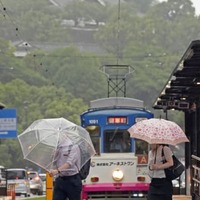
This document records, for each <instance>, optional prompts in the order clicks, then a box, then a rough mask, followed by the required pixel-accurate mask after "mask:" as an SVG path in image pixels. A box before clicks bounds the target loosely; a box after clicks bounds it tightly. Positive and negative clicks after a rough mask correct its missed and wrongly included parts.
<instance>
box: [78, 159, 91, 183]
mask: <svg viewBox="0 0 200 200" xmlns="http://www.w3.org/2000/svg"><path fill="white" fill-rule="evenodd" d="M90 163H91V159H90V160H88V161H87V162H86V163H85V164H84V165H83V166H82V167H81V169H80V171H79V175H80V177H81V180H84V179H86V178H87V176H88V174H89V172H90Z"/></svg>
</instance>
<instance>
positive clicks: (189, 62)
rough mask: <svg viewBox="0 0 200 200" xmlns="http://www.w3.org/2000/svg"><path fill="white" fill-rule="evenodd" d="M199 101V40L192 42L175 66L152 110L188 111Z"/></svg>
mask: <svg viewBox="0 0 200 200" xmlns="http://www.w3.org/2000/svg"><path fill="white" fill-rule="evenodd" d="M199 99H200V40H195V41H192V42H191V43H190V45H189V47H188V48H187V50H186V52H185V53H184V55H183V56H182V58H181V59H180V61H179V62H178V64H177V65H176V67H175V69H174V70H173V72H172V74H171V75H170V77H169V79H168V81H167V83H166V84H165V86H164V88H163V89H162V91H161V93H160V94H159V96H158V98H157V99H156V101H155V103H154V105H153V108H154V109H163V110H170V109H175V110H189V109H193V108H194V107H195V102H198V101H199Z"/></svg>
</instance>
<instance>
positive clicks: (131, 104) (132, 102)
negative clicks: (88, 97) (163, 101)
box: [90, 97, 144, 109]
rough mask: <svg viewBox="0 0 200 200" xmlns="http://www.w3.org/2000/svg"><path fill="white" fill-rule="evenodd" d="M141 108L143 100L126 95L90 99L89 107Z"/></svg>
mask: <svg viewBox="0 0 200 200" xmlns="http://www.w3.org/2000/svg"><path fill="white" fill-rule="evenodd" d="M113 107H117V108H143V109H144V102H143V101H141V100H138V99H133V98H127V97H109V98H102V99H97V100H93V101H90V109H101V108H113Z"/></svg>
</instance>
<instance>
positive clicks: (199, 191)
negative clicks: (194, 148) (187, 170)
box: [191, 155, 200, 200]
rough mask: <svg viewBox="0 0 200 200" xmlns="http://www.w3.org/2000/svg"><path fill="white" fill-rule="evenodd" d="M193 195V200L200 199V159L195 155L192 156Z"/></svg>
mask: <svg viewBox="0 0 200 200" xmlns="http://www.w3.org/2000/svg"><path fill="white" fill-rule="evenodd" d="M191 194H192V197H193V198H192V199H193V200H197V199H200V157H198V156H195V155H192V171H191Z"/></svg>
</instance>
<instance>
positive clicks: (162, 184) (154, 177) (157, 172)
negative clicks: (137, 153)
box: [147, 144, 173, 200]
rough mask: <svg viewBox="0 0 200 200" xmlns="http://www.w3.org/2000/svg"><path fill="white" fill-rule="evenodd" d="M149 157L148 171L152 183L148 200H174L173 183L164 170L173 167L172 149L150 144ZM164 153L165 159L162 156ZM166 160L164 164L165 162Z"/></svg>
mask: <svg viewBox="0 0 200 200" xmlns="http://www.w3.org/2000/svg"><path fill="white" fill-rule="evenodd" d="M150 147H151V150H150V151H149V155H148V158H149V159H148V160H149V163H148V169H149V176H150V177H151V183H150V187H149V192H148V198H147V199H148V200H172V194H173V185H172V181H171V180H169V179H167V178H166V175H165V171H164V169H166V168H169V167H171V166H173V159H172V155H173V153H172V151H171V149H170V148H169V147H168V146H166V145H162V144H150ZM162 152H163V153H164V158H163V155H162ZM164 159H165V160H166V162H165V163H163V160H164Z"/></svg>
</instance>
